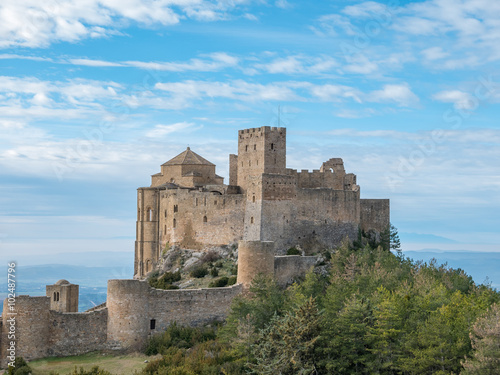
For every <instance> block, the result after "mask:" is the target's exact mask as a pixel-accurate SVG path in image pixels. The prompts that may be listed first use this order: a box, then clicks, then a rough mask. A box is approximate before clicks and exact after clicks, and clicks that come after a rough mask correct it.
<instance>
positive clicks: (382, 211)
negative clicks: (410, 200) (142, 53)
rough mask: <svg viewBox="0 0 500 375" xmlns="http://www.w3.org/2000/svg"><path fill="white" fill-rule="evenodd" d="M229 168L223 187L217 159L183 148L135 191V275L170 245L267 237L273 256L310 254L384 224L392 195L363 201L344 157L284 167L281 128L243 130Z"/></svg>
mask: <svg viewBox="0 0 500 375" xmlns="http://www.w3.org/2000/svg"><path fill="white" fill-rule="evenodd" d="M229 169H230V170H229V184H228V185H225V184H224V182H223V178H222V177H220V176H218V175H217V174H216V173H215V165H214V164H212V163H211V162H209V161H208V160H206V159H204V158H203V157H201V156H200V155H198V154H196V153H195V152H193V151H192V150H190V148H189V147H188V148H187V149H186V150H185V151H184V152H182V153H181V154H179V155H177V156H176V157H174V158H173V159H171V160H169V161H167V162H166V163H164V164H163V165H162V166H161V172H160V173H157V174H154V175H153V176H152V183H151V186H150V187H142V188H139V189H138V194H137V238H136V243H135V264H134V277H135V278H139V279H141V278H144V277H145V276H146V274H147V273H148V272H150V271H152V270H153V269H155V267H156V266H157V264H158V261H159V259H160V258H161V254H162V251H163V250H164V249H165V247H166V246H167V245H178V246H180V247H182V248H189V249H202V248H206V247H211V246H220V245H227V244H231V243H236V242H238V241H239V240H245V241H272V242H274V251H275V253H276V255H280V254H284V253H285V252H286V250H287V249H289V248H291V247H294V246H300V247H301V248H302V249H303V250H305V251H306V253H307V252H312V251H314V250H320V249H324V248H332V247H335V246H337V245H339V244H340V242H341V241H342V239H344V238H345V237H346V236H348V237H349V238H350V239H354V238H357V235H358V230H359V229H362V230H364V231H369V230H373V231H375V232H378V233H380V232H382V231H383V230H385V229H386V228H387V227H388V226H389V222H390V213H389V200H388V199H360V189H359V186H358V185H357V184H356V176H355V175H354V174H352V173H346V172H345V170H344V163H343V161H342V159H340V158H333V159H330V160H328V161H326V162H324V163H323V164H322V165H321V167H320V169H318V170H313V171H312V172H309V171H307V170H302V171H300V172H299V171H297V170H294V169H289V168H287V167H286V129H285V128H276V127H269V126H263V127H260V128H252V129H245V130H240V131H239V132H238V155H233V154H231V155H229Z"/></svg>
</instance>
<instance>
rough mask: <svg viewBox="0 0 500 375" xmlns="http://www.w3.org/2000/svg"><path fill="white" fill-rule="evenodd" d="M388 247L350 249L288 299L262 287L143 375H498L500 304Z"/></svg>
mask: <svg viewBox="0 0 500 375" xmlns="http://www.w3.org/2000/svg"><path fill="white" fill-rule="evenodd" d="M393 240H394V239H391V244H394V243H395V242H394V241H393ZM362 242H363V241H361V242H360V244H362ZM384 247H385V248H384ZM384 247H382V246H378V247H377V248H373V247H372V246H370V244H369V243H365V244H364V245H363V247H358V248H353V247H352V246H350V245H349V244H348V243H347V242H346V243H345V244H343V245H342V246H341V247H340V248H338V249H336V250H335V251H332V252H328V253H327V254H325V255H326V257H327V258H329V260H328V262H327V265H326V266H325V267H324V268H325V269H327V270H328V272H327V273H323V274H321V273H314V272H311V273H309V274H308V275H307V276H306V277H305V279H304V280H302V282H300V283H295V284H294V285H292V286H290V287H289V288H287V289H286V290H283V289H280V288H279V287H277V286H276V285H275V283H274V282H273V280H271V279H266V278H264V277H257V278H256V279H255V281H254V283H253V285H252V288H251V296H250V297H248V296H246V297H240V298H237V299H235V300H234V302H233V305H232V309H231V313H230V315H229V317H228V319H227V322H226V323H225V324H224V325H223V326H221V327H219V328H218V329H217V330H216V332H215V333H214V337H210V335H208V336H207V335H206V334H203V335H200V337H203V340H199V341H197V340H193V339H190V340H183V341H182V345H181V344H179V341H175V340H174V341H172V338H171V336H172V335H171V334H166V337H169V338H168V340H170V341H169V342H170V344H169V345H162V344H161V342H160V343H159V342H156V343H155V344H154V345H155V346H156V347H157V348H161V349H159V350H157V352H160V353H161V354H163V358H162V359H160V360H157V361H153V362H152V363H150V364H149V365H148V367H147V368H146V369H145V370H144V374H178V375H180V374H186V375H187V374H234V375H237V374H246V373H255V374H464V375H465V374H466V375H472V374H499V373H500V325H499V318H500V308H499V306H498V305H497V303H498V302H499V300H500V294H499V293H498V292H496V291H495V290H493V289H492V288H490V287H489V286H487V285H476V284H475V283H474V282H473V280H472V278H471V277H470V276H468V275H466V274H465V273H464V272H463V271H462V270H459V269H458V270H456V269H451V268H448V267H447V266H445V265H437V264H436V263H433V262H431V263H430V264H427V263H422V262H414V261H412V260H410V259H405V258H404V257H403V256H402V254H401V253H400V252H397V253H396V254H393V253H392V252H390V251H388V250H387V248H388V246H384ZM173 329H178V328H175V327H174V328H173ZM189 337H194V336H192V335H191V336H189ZM156 340H159V339H156ZM160 340H161V339H160Z"/></svg>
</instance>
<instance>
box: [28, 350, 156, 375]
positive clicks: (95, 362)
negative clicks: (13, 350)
mask: <svg viewBox="0 0 500 375" xmlns="http://www.w3.org/2000/svg"><path fill="white" fill-rule="evenodd" d="M152 359H153V357H148V356H146V355H144V354H139V353H133V354H128V355H121V356H113V355H108V354H106V355H103V354H101V353H89V354H84V355H80V356H73V357H62V358H46V359H40V360H37V361H32V362H30V363H29V365H30V366H31V368H32V369H33V375H48V374H49V373H50V372H51V371H55V372H57V373H59V374H60V375H67V374H69V373H71V372H72V371H73V370H74V368H75V366H76V367H78V368H80V367H83V368H85V369H90V368H92V367H93V366H99V368H102V369H105V370H108V371H110V372H111V373H112V374H116V375H121V374H133V373H134V371H136V370H137V371H140V370H141V369H142V368H144V367H145V366H146V363H144V361H145V360H148V361H151V360H152Z"/></svg>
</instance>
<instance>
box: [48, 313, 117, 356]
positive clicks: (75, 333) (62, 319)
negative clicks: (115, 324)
mask: <svg viewBox="0 0 500 375" xmlns="http://www.w3.org/2000/svg"><path fill="white" fill-rule="evenodd" d="M49 319H50V329H49V340H48V347H47V354H46V355H48V356H68V355H79V354H84V353H88V352H91V351H94V350H101V349H104V348H105V347H106V338H107V335H106V330H107V325H108V310H107V309H106V308H104V309H100V310H96V311H92V312H85V313H60V312H57V311H50V315H49Z"/></svg>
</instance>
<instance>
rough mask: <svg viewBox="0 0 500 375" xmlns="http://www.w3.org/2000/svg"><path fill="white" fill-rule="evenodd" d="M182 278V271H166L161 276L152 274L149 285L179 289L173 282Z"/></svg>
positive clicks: (158, 287)
mask: <svg viewBox="0 0 500 375" xmlns="http://www.w3.org/2000/svg"><path fill="white" fill-rule="evenodd" d="M180 279H181V273H180V272H179V271H177V272H165V273H164V274H163V275H161V276H160V277H157V276H152V277H150V278H149V285H150V286H151V287H152V288H157V289H178V287H176V286H175V285H172V283H174V282H176V281H179V280H180Z"/></svg>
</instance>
